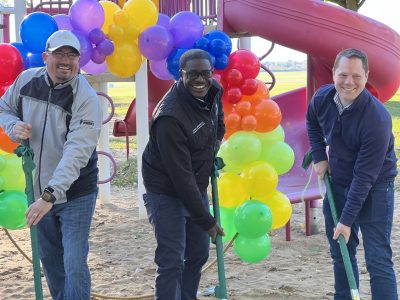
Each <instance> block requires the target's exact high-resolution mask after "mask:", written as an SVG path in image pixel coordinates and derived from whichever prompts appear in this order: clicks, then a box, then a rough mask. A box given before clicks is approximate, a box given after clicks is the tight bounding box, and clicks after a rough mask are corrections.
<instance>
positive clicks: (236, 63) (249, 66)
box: [228, 49, 260, 79]
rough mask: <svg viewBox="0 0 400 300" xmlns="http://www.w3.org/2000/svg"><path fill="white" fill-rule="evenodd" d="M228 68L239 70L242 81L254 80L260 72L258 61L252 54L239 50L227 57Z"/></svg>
mask: <svg viewBox="0 0 400 300" xmlns="http://www.w3.org/2000/svg"><path fill="white" fill-rule="evenodd" d="M228 68H234V69H237V70H239V71H240V72H241V73H242V75H243V78H244V79H247V78H256V77H257V75H258V73H259V72H260V61H259V60H258V57H257V56H256V55H255V54H254V53H253V52H251V51H249V50H244V49H240V50H237V51H235V52H233V53H232V54H231V55H230V56H229V66H228Z"/></svg>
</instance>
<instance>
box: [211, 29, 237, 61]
mask: <svg viewBox="0 0 400 300" xmlns="http://www.w3.org/2000/svg"><path fill="white" fill-rule="evenodd" d="M205 37H206V38H208V40H209V41H210V43H211V42H212V41H213V40H215V39H220V40H222V41H224V42H225V45H226V50H225V54H226V55H227V56H229V54H231V52H232V41H231V38H230V37H229V36H228V35H227V34H226V33H225V32H223V31H221V30H212V31H210V32H209V33H207V34H206V35H205Z"/></svg>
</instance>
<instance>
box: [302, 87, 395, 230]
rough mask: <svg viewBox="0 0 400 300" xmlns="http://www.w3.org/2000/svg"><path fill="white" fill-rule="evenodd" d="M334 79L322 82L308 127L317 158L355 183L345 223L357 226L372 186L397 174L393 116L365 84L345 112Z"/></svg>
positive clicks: (334, 174)
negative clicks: (358, 216)
mask: <svg viewBox="0 0 400 300" xmlns="http://www.w3.org/2000/svg"><path fill="white" fill-rule="evenodd" d="M335 93H336V89H335V87H334V85H333V84H330V85H325V86H322V87H321V88H320V89H319V90H318V91H317V92H316V93H315V95H314V97H313V99H312V101H311V103H310V105H309V106H308V110H307V131H308V136H309V140H310V144H311V150H312V156H313V161H314V162H315V163H317V162H320V161H322V160H327V159H328V156H327V154H326V146H329V165H330V168H331V178H332V181H333V183H334V184H338V185H342V186H346V187H349V192H348V194H347V199H346V204H345V207H344V209H343V211H342V214H341V216H340V223H342V224H344V225H347V226H351V225H352V224H353V222H354V220H355V218H356V217H357V215H358V213H359V211H360V209H361V207H362V205H363V203H364V201H365V199H366V198H367V196H368V193H369V191H370V189H371V187H372V186H373V185H374V184H375V183H379V182H386V181H392V180H393V179H394V177H395V176H396V175H397V167H396V161H397V159H396V155H395V153H394V138H393V134H392V119H391V116H390V114H389V112H388V111H387V110H386V108H385V107H384V106H383V105H382V104H381V103H380V102H379V100H378V99H376V98H375V97H374V96H372V95H371V93H370V92H368V90H366V89H364V90H363V92H362V93H361V94H360V95H359V96H358V98H357V99H356V100H355V102H354V103H353V104H352V105H351V106H350V107H348V108H347V109H345V110H344V111H343V113H342V115H339V111H338V109H337V107H336V104H335V102H334V100H333V97H334V96H335Z"/></svg>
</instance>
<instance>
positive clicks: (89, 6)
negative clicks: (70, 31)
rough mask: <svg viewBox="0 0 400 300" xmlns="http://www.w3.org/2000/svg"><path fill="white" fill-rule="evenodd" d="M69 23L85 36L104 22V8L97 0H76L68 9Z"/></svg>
mask: <svg viewBox="0 0 400 300" xmlns="http://www.w3.org/2000/svg"><path fill="white" fill-rule="evenodd" d="M69 17H70V19H71V25H72V27H73V28H74V29H75V30H79V31H81V32H82V33H84V34H85V35H86V36H88V35H89V33H90V32H91V31H92V30H93V29H95V28H101V27H102V26H103V23H104V9H103V7H102V6H101V4H100V3H99V2H98V1H97V0H78V1H76V2H75V3H74V4H72V6H71V8H70V9H69Z"/></svg>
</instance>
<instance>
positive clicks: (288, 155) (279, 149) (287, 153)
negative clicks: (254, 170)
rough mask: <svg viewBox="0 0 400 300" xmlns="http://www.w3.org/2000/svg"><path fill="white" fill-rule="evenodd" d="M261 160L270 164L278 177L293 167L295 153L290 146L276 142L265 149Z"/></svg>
mask: <svg viewBox="0 0 400 300" xmlns="http://www.w3.org/2000/svg"><path fill="white" fill-rule="evenodd" d="M260 160H263V161H266V162H267V163H269V164H270V165H271V166H272V167H273V168H274V169H275V171H276V173H278V175H282V174H285V173H286V172H288V171H289V170H290V169H291V168H292V167H293V164H294V152H293V149H292V148H291V147H290V146H289V145H288V144H286V143H284V142H274V143H271V144H269V145H267V146H265V147H263V149H262V151H261V155H260Z"/></svg>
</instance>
